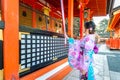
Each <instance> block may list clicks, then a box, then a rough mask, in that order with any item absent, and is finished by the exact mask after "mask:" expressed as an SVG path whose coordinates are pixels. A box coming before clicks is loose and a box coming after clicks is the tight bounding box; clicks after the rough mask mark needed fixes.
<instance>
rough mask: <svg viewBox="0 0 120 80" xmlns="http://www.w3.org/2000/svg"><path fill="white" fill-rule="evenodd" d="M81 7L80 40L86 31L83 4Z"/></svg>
mask: <svg viewBox="0 0 120 80" xmlns="http://www.w3.org/2000/svg"><path fill="white" fill-rule="evenodd" d="M80 5H81V7H80V38H82V37H83V31H84V6H83V5H82V4H80Z"/></svg>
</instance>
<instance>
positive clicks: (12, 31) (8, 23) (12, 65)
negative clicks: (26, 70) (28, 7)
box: [1, 0, 19, 80]
mask: <svg viewBox="0 0 120 80" xmlns="http://www.w3.org/2000/svg"><path fill="white" fill-rule="evenodd" d="M1 1H2V11H3V12H2V13H3V14H2V16H4V17H3V21H4V22H5V28H4V31H3V40H4V41H3V52H4V53H3V56H4V80H19V0H1Z"/></svg>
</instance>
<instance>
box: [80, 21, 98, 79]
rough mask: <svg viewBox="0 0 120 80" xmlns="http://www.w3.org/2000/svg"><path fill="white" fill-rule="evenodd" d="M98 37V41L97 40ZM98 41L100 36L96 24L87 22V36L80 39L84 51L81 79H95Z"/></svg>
mask: <svg viewBox="0 0 120 80" xmlns="http://www.w3.org/2000/svg"><path fill="white" fill-rule="evenodd" d="M96 39H97V41H96ZM96 42H99V36H98V35H97V34H96V33H95V24H94V22H92V21H89V22H86V23H85V36H84V38H83V39H82V40H81V41H80V49H81V50H82V52H83V56H82V58H83V60H82V61H83V64H82V70H80V71H81V73H82V76H81V80H95V78H94V70H93V54H94V53H95V48H96Z"/></svg>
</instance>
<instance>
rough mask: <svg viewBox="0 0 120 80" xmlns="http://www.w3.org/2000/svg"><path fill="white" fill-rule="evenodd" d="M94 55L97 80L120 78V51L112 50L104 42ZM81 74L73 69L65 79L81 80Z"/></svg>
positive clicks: (117, 79)
mask: <svg viewBox="0 0 120 80" xmlns="http://www.w3.org/2000/svg"><path fill="white" fill-rule="evenodd" d="M93 57H94V65H93V66H94V72H95V78H96V80H120V51H118V50H114V51H113V50H112V51H111V50H109V49H108V48H107V47H106V45H105V44H102V45H100V47H99V53H98V54H94V56H93ZM79 75H80V72H79V71H78V70H75V69H73V70H72V71H71V72H70V73H69V74H68V75H67V76H66V77H65V78H64V79H63V80H80V76H79Z"/></svg>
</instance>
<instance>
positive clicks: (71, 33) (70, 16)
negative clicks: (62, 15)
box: [68, 0, 74, 37]
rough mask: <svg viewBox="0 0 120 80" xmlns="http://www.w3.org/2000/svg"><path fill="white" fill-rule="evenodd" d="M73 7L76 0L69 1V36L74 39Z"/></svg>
mask: <svg viewBox="0 0 120 80" xmlns="http://www.w3.org/2000/svg"><path fill="white" fill-rule="evenodd" d="M73 7H74V0H68V35H69V36H70V37H73V11H74V10H73Z"/></svg>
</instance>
